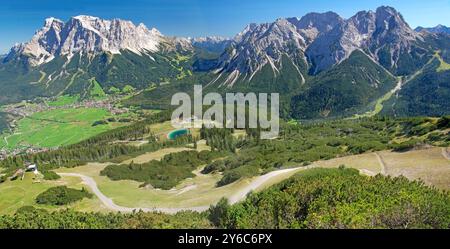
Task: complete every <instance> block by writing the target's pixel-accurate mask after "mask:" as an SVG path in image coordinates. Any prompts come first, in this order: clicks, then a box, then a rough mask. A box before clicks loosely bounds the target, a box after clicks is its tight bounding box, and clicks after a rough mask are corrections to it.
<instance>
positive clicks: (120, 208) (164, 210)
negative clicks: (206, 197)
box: [58, 173, 209, 214]
mask: <svg viewBox="0 0 450 249" xmlns="http://www.w3.org/2000/svg"><path fill="white" fill-rule="evenodd" d="M58 175H60V176H72V177H80V178H81V179H82V180H83V182H84V184H86V185H88V186H89V187H90V188H91V189H92V192H93V193H94V194H95V195H96V196H97V197H98V198H99V199H100V201H101V202H102V203H103V204H104V205H105V206H106V207H107V208H108V209H111V210H114V211H118V212H123V213H130V212H133V211H139V210H141V211H144V212H161V213H169V214H173V213H177V212H181V211H198V212H202V211H205V210H207V209H208V208H209V206H202V207H188V208H148V207H133V208H130V207H124V206H119V205H117V204H115V203H114V201H113V200H112V199H111V198H109V197H107V196H105V195H104V194H103V193H102V192H101V191H100V189H99V188H98V186H97V183H96V182H95V180H94V179H92V177H89V176H85V175H81V174H76V173H58Z"/></svg>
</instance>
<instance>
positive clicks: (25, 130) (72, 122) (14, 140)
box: [0, 108, 123, 149]
mask: <svg viewBox="0 0 450 249" xmlns="http://www.w3.org/2000/svg"><path fill="white" fill-rule="evenodd" d="M110 116H111V115H110V113H109V112H108V111H107V110H105V109H100V108H78V109H57V110H50V111H44V112H39V113H35V114H33V115H32V116H30V117H25V118H22V119H20V120H19V121H18V122H17V127H16V128H15V133H14V134H3V135H2V136H1V137H0V148H9V149H14V148H17V147H28V146H34V147H57V146H62V145H69V144H73V143H77V142H79V141H82V140H84V139H86V138H88V137H91V136H93V135H96V134H99V133H101V132H104V131H107V130H110V129H113V128H115V127H118V126H121V125H123V124H119V123H109V124H102V125H96V126H93V123H94V122H95V121H99V120H104V119H106V118H108V117H110Z"/></svg>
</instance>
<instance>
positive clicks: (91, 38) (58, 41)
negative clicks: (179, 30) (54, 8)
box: [8, 15, 164, 66]
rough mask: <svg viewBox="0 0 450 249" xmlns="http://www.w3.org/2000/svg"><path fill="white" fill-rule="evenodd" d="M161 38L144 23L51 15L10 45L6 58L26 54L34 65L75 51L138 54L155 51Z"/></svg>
mask: <svg viewBox="0 0 450 249" xmlns="http://www.w3.org/2000/svg"><path fill="white" fill-rule="evenodd" d="M162 39H164V37H163V35H162V34H161V33H160V32H159V31H158V30H156V29H151V30H149V29H147V27H146V26H145V25H143V24H140V25H138V26H135V25H134V24H133V23H132V22H131V21H126V20H121V19H113V20H103V19H101V18H98V17H93V16H86V15H79V16H75V17H72V18H70V19H69V20H68V21H67V22H66V23H63V22H62V21H61V20H58V19H56V18H53V17H51V18H47V19H46V20H45V23H44V26H43V27H42V28H41V29H40V30H38V31H37V32H36V33H35V35H34V36H33V38H32V39H31V40H30V41H29V42H27V43H25V44H23V45H20V46H15V47H13V48H12V49H11V52H10V54H9V55H8V58H9V59H12V58H17V57H27V60H28V62H29V63H30V64H31V65H33V66H37V65H40V64H43V63H47V62H49V61H51V60H53V58H55V57H56V56H66V57H67V58H69V59H70V58H71V57H72V56H73V55H74V54H77V53H80V54H81V55H88V56H90V55H95V54H97V53H100V52H109V53H113V54H119V53H120V51H121V50H129V51H132V52H134V53H136V54H140V53H142V52H144V53H146V52H155V51H157V50H158V45H159V43H160V42H161V40H162Z"/></svg>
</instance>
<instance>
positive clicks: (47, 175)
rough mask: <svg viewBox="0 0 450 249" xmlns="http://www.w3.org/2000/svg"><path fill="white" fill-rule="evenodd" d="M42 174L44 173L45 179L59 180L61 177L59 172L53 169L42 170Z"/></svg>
mask: <svg viewBox="0 0 450 249" xmlns="http://www.w3.org/2000/svg"><path fill="white" fill-rule="evenodd" d="M41 174H42V175H44V180H49V181H51V180H58V179H60V178H61V176H59V175H58V174H56V173H55V172H53V171H41Z"/></svg>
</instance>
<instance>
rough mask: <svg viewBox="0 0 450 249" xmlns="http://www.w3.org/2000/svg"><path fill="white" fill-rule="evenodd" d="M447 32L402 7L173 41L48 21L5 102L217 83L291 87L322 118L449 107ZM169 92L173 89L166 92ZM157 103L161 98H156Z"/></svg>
mask: <svg viewBox="0 0 450 249" xmlns="http://www.w3.org/2000/svg"><path fill="white" fill-rule="evenodd" d="M449 63H450V36H449V35H448V28H446V27H444V26H438V27H436V28H417V29H416V30H413V29H412V28H411V27H410V26H409V25H408V23H406V22H405V20H404V18H403V17H402V15H401V14H400V13H399V12H398V11H397V10H395V9H394V8H391V7H385V6H383V7H380V8H378V9H377V10H376V11H375V12H373V11H361V12H358V13H357V14H355V15H354V16H352V17H351V18H349V19H344V18H342V17H340V16H339V15H338V14H336V13H333V12H326V13H310V14H307V15H305V16H304V17H302V18H279V19H277V20H276V21H274V22H273V23H263V24H249V25H247V27H245V29H244V30H243V31H242V32H240V33H239V34H237V35H236V36H235V37H233V38H220V37H204V38H196V39H192V38H180V37H178V38H177V37H167V36H164V35H163V34H161V33H160V32H159V31H158V30H157V29H155V28H152V29H148V28H147V27H146V26H145V25H143V24H139V25H137V26H136V25H134V24H133V23H131V22H129V21H124V20H119V19H114V20H102V19H100V18H96V17H91V16H77V17H73V18H71V19H70V20H69V21H67V22H65V23H64V22H62V21H60V20H58V19H55V18H48V19H47V20H46V21H45V24H44V27H43V28H42V29H40V30H39V31H37V32H36V34H35V35H34V36H33V38H32V39H31V40H30V41H29V42H27V43H25V44H17V45H15V46H14V47H13V48H12V49H11V51H10V53H9V54H8V55H7V56H6V57H4V58H3V59H2V63H1V64H0V91H2V92H7V93H8V94H7V95H2V96H0V103H10V102H15V101H19V100H22V99H27V98H33V97H37V96H55V95H62V94H80V95H81V96H83V97H89V96H87V95H88V93H89V89H90V88H91V87H93V85H92V82H93V80H94V79H95V81H96V82H98V83H99V84H100V86H101V87H102V88H103V89H104V90H105V91H106V92H108V91H109V89H111V88H112V87H114V88H118V89H122V88H124V87H125V86H127V85H130V86H133V87H134V88H136V89H144V90H145V89H147V88H149V86H158V87H157V90H156V91H143V92H142V93H141V94H140V95H138V96H136V97H135V99H134V100H135V101H134V102H133V103H134V104H140V102H142V104H144V102H146V101H147V102H148V101H150V102H151V103H156V102H157V101H166V102H167V99H166V98H163V97H164V96H170V93H171V92H174V91H177V90H180V88H182V89H188V87H187V86H191V85H192V84H193V83H201V84H203V85H205V86H206V87H207V89H208V91H217V90H218V91H221V92H225V91H237V90H239V91H256V92H274V91H276V92H280V93H281V94H282V101H283V103H282V105H283V114H284V115H286V116H289V117H293V118H299V119H311V118H326V117H339V116H350V115H354V114H357V113H359V114H363V113H365V112H371V111H373V110H374V109H376V106H377V105H378V107H377V108H378V109H379V106H380V105H381V106H382V108H381V110H376V113H382V114H383V113H384V114H388V115H442V114H448V113H450V102H449V99H450V71H449ZM163 93H164V94H163ZM155 101H156V102H155Z"/></svg>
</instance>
